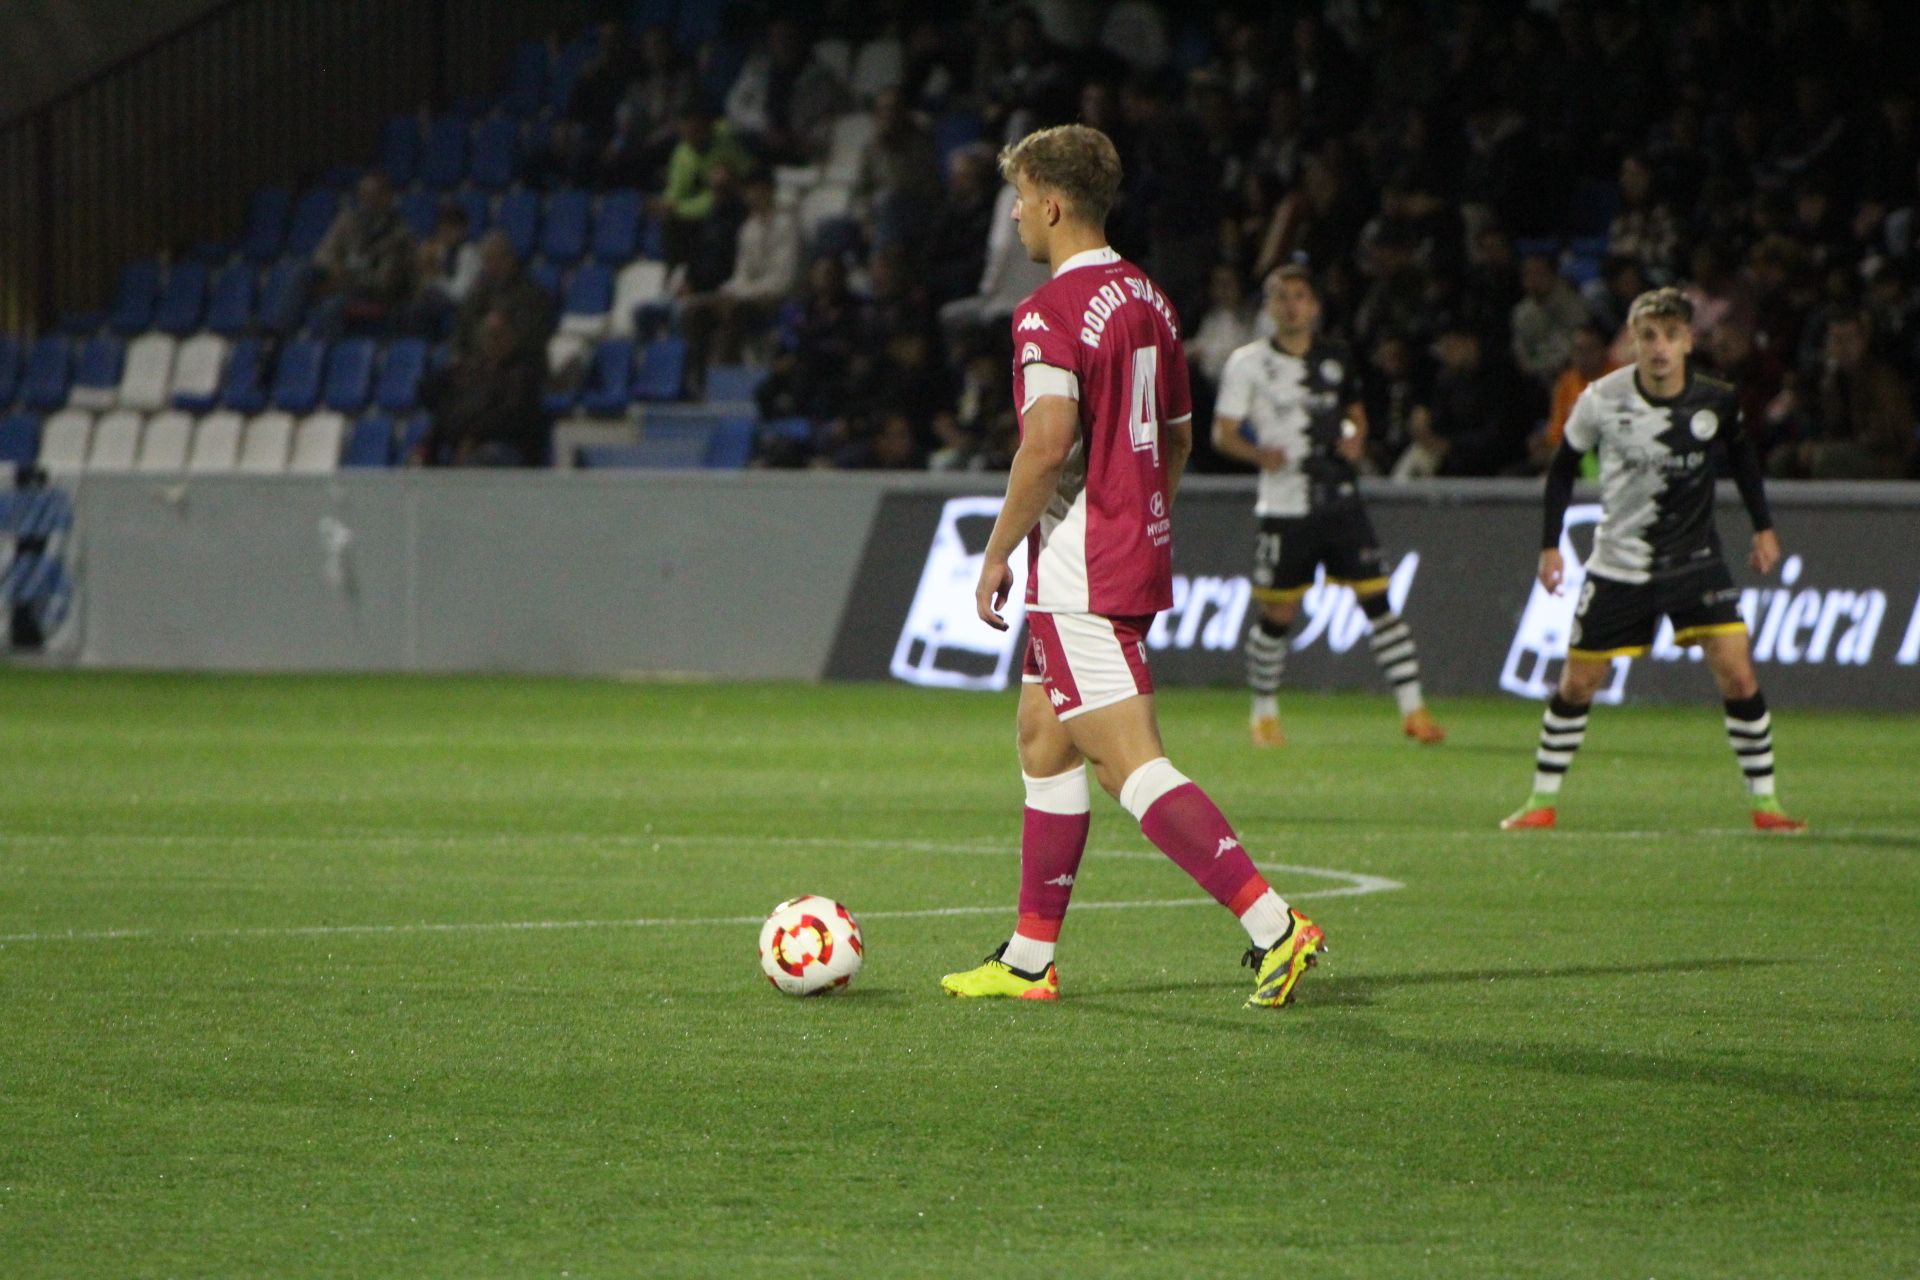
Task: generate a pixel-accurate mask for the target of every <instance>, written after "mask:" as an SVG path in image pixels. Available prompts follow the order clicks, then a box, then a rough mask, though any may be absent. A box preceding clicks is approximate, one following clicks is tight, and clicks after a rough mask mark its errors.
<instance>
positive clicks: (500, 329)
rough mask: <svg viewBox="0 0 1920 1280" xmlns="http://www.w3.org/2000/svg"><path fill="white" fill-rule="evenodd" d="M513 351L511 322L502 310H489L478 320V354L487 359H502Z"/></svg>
mask: <svg viewBox="0 0 1920 1280" xmlns="http://www.w3.org/2000/svg"><path fill="white" fill-rule="evenodd" d="M512 353H513V322H512V321H510V320H508V319H507V313H506V312H504V311H489V312H487V318H486V319H485V320H482V321H481V322H480V354H481V355H483V356H485V357H486V358H487V359H489V360H504V359H506V358H507V357H508V356H509V355H511V354H512Z"/></svg>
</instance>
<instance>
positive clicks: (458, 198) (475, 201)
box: [447, 191, 493, 240]
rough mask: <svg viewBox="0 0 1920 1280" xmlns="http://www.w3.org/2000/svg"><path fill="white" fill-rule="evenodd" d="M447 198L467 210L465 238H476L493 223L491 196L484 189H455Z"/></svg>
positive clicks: (483, 233)
mask: <svg viewBox="0 0 1920 1280" xmlns="http://www.w3.org/2000/svg"><path fill="white" fill-rule="evenodd" d="M447 199H449V200H451V201H453V202H454V203H455V204H457V205H459V206H460V207H461V208H462V209H465V210H466V211H467V238H468V239H469V240H477V239H479V238H480V237H481V236H483V235H485V234H486V231H487V228H488V227H489V226H491V225H493V197H492V196H490V195H488V194H487V193H486V192H484V191H456V192H454V193H453V194H452V195H450V196H448V197H447Z"/></svg>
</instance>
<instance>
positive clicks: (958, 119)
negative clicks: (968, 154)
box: [933, 108, 987, 171]
mask: <svg viewBox="0 0 1920 1280" xmlns="http://www.w3.org/2000/svg"><path fill="white" fill-rule="evenodd" d="M986 134H987V126H986V122H985V121H983V120H981V118H980V113H979V112H977V111H968V110H966V109H964V108H955V109H954V110H952V111H944V112H942V113H940V114H939V115H938V116H935V117H934V120H933V145H934V149H935V150H936V151H938V152H939V153H940V167H941V169H942V170H943V171H950V170H951V169H952V167H953V164H952V162H953V153H954V152H956V151H958V150H959V149H960V148H962V147H966V146H971V145H972V144H974V143H976V142H978V141H980V140H981V139H982V138H984V137H986Z"/></svg>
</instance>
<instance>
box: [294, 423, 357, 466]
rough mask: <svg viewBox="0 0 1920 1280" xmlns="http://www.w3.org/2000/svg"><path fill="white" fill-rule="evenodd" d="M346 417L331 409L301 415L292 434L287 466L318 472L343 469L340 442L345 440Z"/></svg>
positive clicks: (341, 443)
mask: <svg viewBox="0 0 1920 1280" xmlns="http://www.w3.org/2000/svg"><path fill="white" fill-rule="evenodd" d="M346 439H347V419H346V417H345V415H343V414H338V413H334V412H332V411H331V410H322V411H321V412H319V413H310V414H308V415H307V416H306V417H304V418H302V419H300V425H299V427H298V428H296V429H295V431H294V434H293V458H292V460H291V461H290V462H288V464H287V470H289V471H298V472H302V473H303V474H318V473H321V472H327V471H338V470H339V469H340V446H341V445H343V444H344V443H346Z"/></svg>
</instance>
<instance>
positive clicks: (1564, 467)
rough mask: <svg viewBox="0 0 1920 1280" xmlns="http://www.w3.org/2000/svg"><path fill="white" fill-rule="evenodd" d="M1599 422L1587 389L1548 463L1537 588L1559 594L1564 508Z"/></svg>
mask: <svg viewBox="0 0 1920 1280" xmlns="http://www.w3.org/2000/svg"><path fill="white" fill-rule="evenodd" d="M1597 421H1598V419H1597V414H1596V409H1595V406H1594V403H1593V388H1592V387H1588V388H1587V389H1586V390H1585V391H1582V392H1581V393H1580V398H1579V399H1578V400H1576V401H1574V405H1573V412H1572V413H1571V414H1569V415H1568V416H1567V429H1566V433H1565V435H1564V436H1563V437H1562V438H1561V441H1560V447H1559V448H1558V449H1555V450H1554V451H1553V459H1552V461H1550V462H1548V463H1547V483H1546V511H1545V513H1544V518H1543V519H1542V520H1541V523H1540V569H1539V574H1538V576H1539V579H1540V585H1541V586H1543V587H1545V588H1546V589H1547V590H1549V591H1555V592H1557V591H1559V590H1560V583H1561V582H1562V581H1563V580H1564V579H1565V577H1566V572H1567V566H1566V564H1565V562H1564V560H1563V558H1562V557H1561V555H1560V531H1561V529H1562V528H1564V527H1565V525H1566V522H1567V507H1568V505H1569V504H1570V503H1572V501H1573V485H1574V482H1575V481H1576V480H1578V479H1579V478H1580V456H1581V455H1582V454H1584V453H1585V452H1586V451H1587V450H1589V449H1591V448H1593V446H1594V445H1596V444H1598V443H1599V437H1598V427H1597V425H1596V423H1597Z"/></svg>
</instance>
